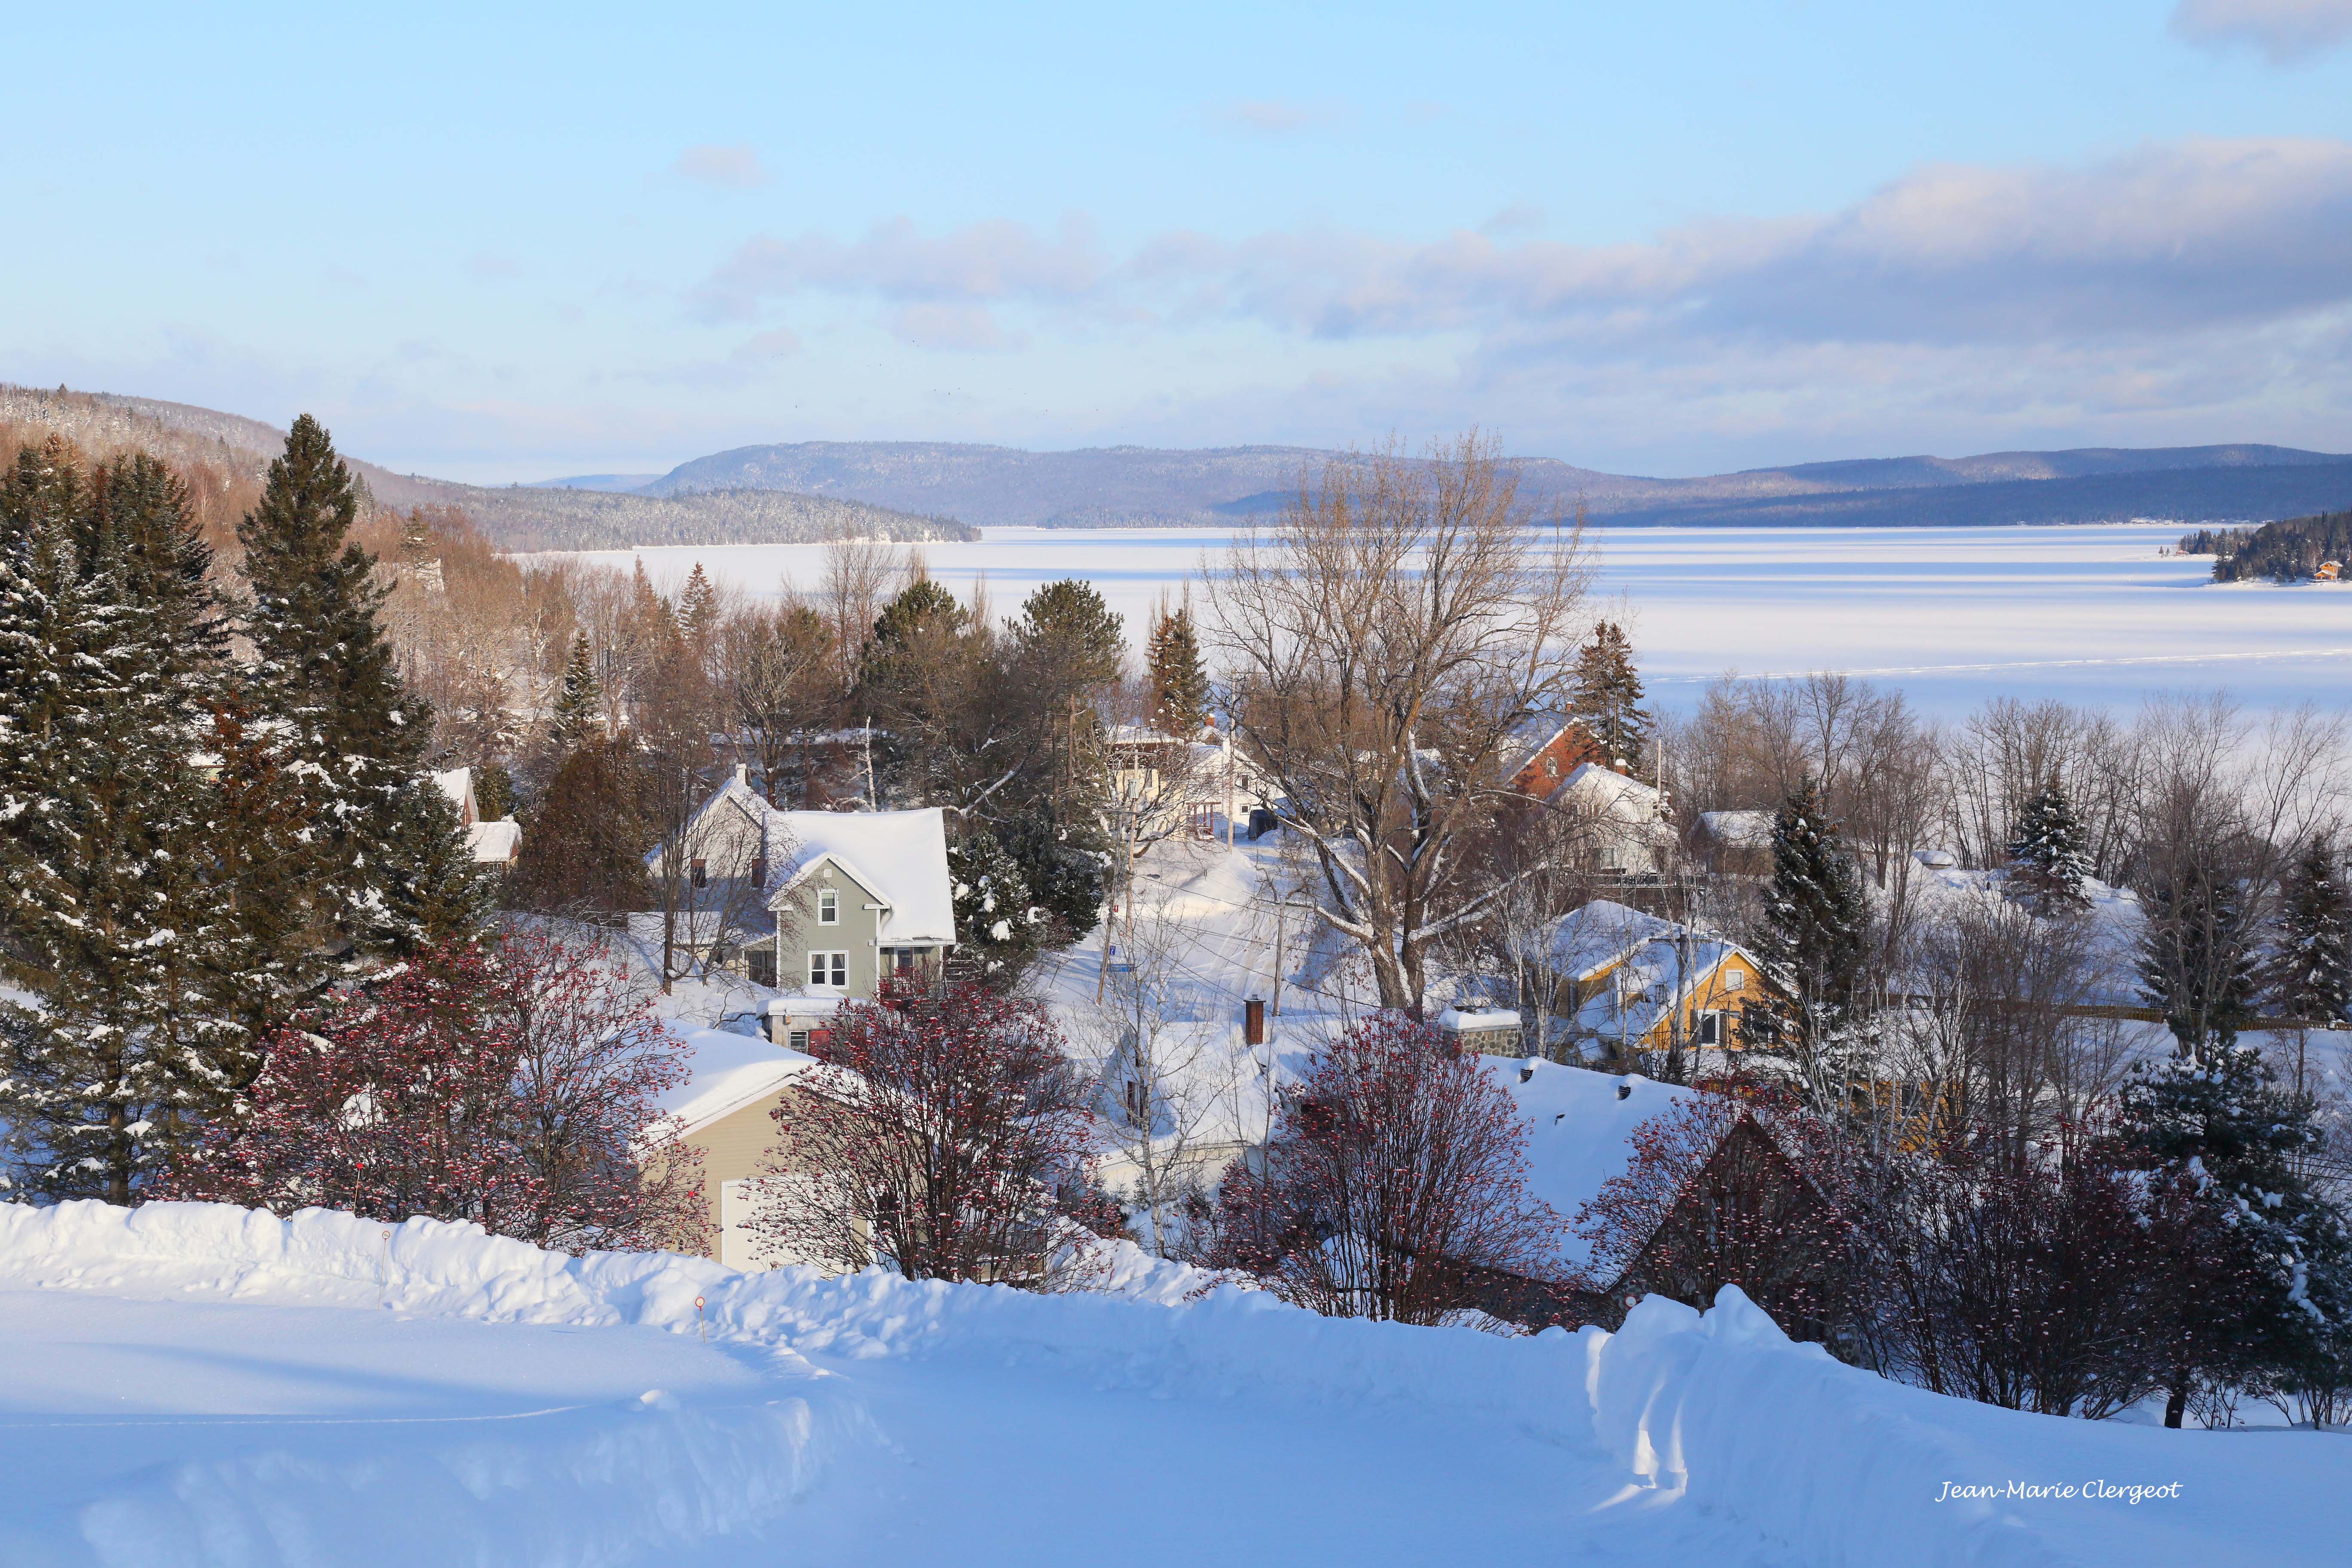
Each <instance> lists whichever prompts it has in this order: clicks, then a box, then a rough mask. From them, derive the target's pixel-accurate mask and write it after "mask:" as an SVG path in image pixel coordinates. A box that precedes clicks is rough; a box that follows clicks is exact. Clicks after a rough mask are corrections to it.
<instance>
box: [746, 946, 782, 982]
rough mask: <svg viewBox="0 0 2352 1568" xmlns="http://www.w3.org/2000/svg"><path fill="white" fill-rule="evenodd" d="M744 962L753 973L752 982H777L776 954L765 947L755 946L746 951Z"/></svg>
mask: <svg viewBox="0 0 2352 1568" xmlns="http://www.w3.org/2000/svg"><path fill="white" fill-rule="evenodd" d="M743 963H744V967H745V968H746V969H747V970H748V971H749V973H751V984H754V985H773V984H775V983H776V955H775V954H774V953H772V952H769V951H767V950H766V949H765V948H753V949H752V950H751V951H750V952H746V953H745V954H744V955H743Z"/></svg>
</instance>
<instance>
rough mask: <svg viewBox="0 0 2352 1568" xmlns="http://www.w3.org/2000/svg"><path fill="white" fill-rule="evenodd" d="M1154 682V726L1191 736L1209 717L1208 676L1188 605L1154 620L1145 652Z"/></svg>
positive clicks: (1189, 605)
mask: <svg viewBox="0 0 2352 1568" xmlns="http://www.w3.org/2000/svg"><path fill="white" fill-rule="evenodd" d="M1146 658H1147V661H1148V663H1149V665H1150V679H1151V722H1152V725H1153V727H1154V728H1157V729H1160V730H1163V731H1167V732H1168V733H1169V734H1171V735H1192V734H1197V733H1198V732H1199V731H1200V728H1201V726H1202V724H1203V723H1204V722H1206V721H1207V720H1208V717H1209V673H1208V671H1207V670H1205V669H1203V668H1202V667H1201V641H1200V637H1199V634H1198V633H1197V632H1196V631H1195V629H1194V627H1193V625H1192V605H1191V604H1190V603H1189V602H1188V603H1187V604H1185V605H1182V606H1181V607H1180V608H1178V609H1175V610H1167V609H1163V610H1162V611H1161V612H1160V614H1159V615H1158V616H1155V617H1153V620H1152V623H1151V643H1150V647H1149V648H1148V649H1147V650H1146Z"/></svg>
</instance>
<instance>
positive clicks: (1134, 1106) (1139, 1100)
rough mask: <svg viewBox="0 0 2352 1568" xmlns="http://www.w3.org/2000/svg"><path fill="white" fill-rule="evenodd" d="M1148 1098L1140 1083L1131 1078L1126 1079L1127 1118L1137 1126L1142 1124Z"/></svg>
mask: <svg viewBox="0 0 2352 1568" xmlns="http://www.w3.org/2000/svg"><path fill="white" fill-rule="evenodd" d="M1149 1100H1150V1097H1149V1096H1148V1095H1147V1094H1146V1093H1145V1092H1144V1089H1143V1085H1142V1084H1140V1083H1139V1082H1137V1081H1136V1080H1135V1079H1128V1080H1127V1119H1128V1120H1129V1121H1131V1122H1133V1123H1135V1125H1137V1126H1138V1127H1140V1126H1142V1125H1143V1111H1144V1107H1145V1106H1146V1105H1147V1104H1148V1103H1149Z"/></svg>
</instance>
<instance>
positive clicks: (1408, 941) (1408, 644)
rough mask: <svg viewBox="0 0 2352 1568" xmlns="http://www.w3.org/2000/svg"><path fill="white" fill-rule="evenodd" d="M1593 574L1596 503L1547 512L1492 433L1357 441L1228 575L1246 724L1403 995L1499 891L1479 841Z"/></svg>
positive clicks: (1239, 707) (1337, 898)
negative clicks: (1544, 515)
mask: <svg viewBox="0 0 2352 1568" xmlns="http://www.w3.org/2000/svg"><path fill="white" fill-rule="evenodd" d="M1589 578H1590V571H1589V567H1588V564H1587V560H1586V552H1585V549H1584V541H1583V531H1582V525H1581V521H1577V522H1574V523H1570V522H1565V521H1561V520H1559V519H1558V518H1554V519H1552V520H1551V521H1550V522H1549V525H1548V526H1542V525H1538V521H1537V520H1536V519H1535V518H1533V517H1532V516H1531V515H1530V511H1529V509H1528V506H1527V505H1526V504H1525V503H1524V502H1523V501H1522V500H1520V497H1519V493H1518V479H1517V473H1516V471H1515V470H1514V469H1513V468H1511V467H1510V466H1509V465H1508V464H1507V463H1505V462H1504V461H1502V460H1501V459H1500V458H1497V457H1496V455H1495V454H1494V451H1493V449H1492V447H1490V446H1489V445H1488V444H1487V443H1486V442H1485V441H1483V440H1481V439H1480V438H1479V437H1476V436H1475V435H1472V436H1466V437H1463V438H1461V439H1460V440H1458V441H1456V442H1454V443H1453V444H1452V445H1450V446H1448V447H1444V448H1441V449H1438V450H1435V451H1433V452H1432V453H1431V454H1430V455H1429V456H1428V457H1427V458H1419V459H1416V458H1408V457H1406V456H1404V455H1403V454H1402V453H1401V452H1400V451H1398V450H1397V449H1395V448H1394V447H1391V448H1389V449H1387V450H1384V451H1381V452H1378V453H1375V454H1373V455H1372V456H1371V457H1370V458H1367V459H1364V460H1361V461H1354V462H1346V461H1335V462H1334V463H1332V464H1331V465H1329V466H1328V468H1326V469H1325V470H1324V471H1323V473H1322V474H1321V475H1320V476H1319V477H1318V478H1315V479H1307V480H1302V482H1301V484H1300V486H1299V489H1298V493H1297V495H1296V496H1294V497H1293V498H1292V499H1291V500H1290V502H1289V504H1288V505H1287V506H1286V509H1285V510H1284V511H1283V514H1282V516H1281V518H1280V520H1279V521H1277V522H1276V523H1275V524H1274V525H1273V527H1272V528H1271V529H1270V530H1266V531H1260V530H1258V529H1255V528H1252V529H1250V530H1247V531H1244V533H1243V534H1242V535H1241V536H1240V537H1239V538H1238V539H1237V540H1236V541H1235V542H1234V545H1233V548H1232V550H1231V551H1230V552H1229V553H1228V555H1227V557H1226V561H1225V563H1224V569H1223V572H1222V573H1220V574H1217V575H1215V576H1214V577H1213V579H1212V581H1211V584H1210V595H1211V599H1212V602H1213V605H1214V607H1215V610H1216V621H1217V625H1216V626H1215V628H1214V630H1213V646H1215V647H1217V649H1218V650H1219V651H1220V652H1221V653H1222V655H1223V659H1224V662H1225V665H1226V668H1227V669H1228V671H1229V673H1230V677H1231V679H1232V702H1231V707H1232V710H1233V716H1234V725H1235V727H1236V728H1237V730H1238V731H1239V732H1240V734H1241V736H1242V737H1243V739H1244V742H1246V743H1247V745H1248V747H1249V749H1250V751H1251V752H1252V753H1253V755H1254V756H1255V759H1256V760H1257V762H1258V763H1259V764H1260V765H1261V766H1262V767H1263V768H1264V769H1265V772H1266V773H1268V774H1269V775H1270V777H1271V778H1272V779H1273V781H1274V783H1275V784H1276V786H1277V787H1278V788H1279V790H1280V791H1281V793H1282V794H1283V795H1284V796H1285V797H1286V806H1285V808H1284V809H1285V812H1286V825H1287V826H1288V828H1289V830H1291V831H1294V832H1296V833H1297V834H1298V835H1299V836H1301V837H1303V838H1304V839H1305V840H1306V841H1307V843H1308V844H1309V845H1310V846H1311V847H1313V850H1314V853H1315V856H1316V859H1317V862H1318V870H1319V872H1320V879H1319V883H1318V900H1319V906H1320V909H1321V912H1322V915H1323V918H1324V919H1325V920H1326V921H1328V922H1329V923H1330V925H1331V926H1332V928H1333V929H1335V930H1337V931H1342V932H1344V933H1345V934H1346V935H1348V936H1349V937H1350V938H1351V939H1353V940H1354V941H1355V942H1357V943H1359V944H1360V947H1361V949H1362V951H1363V952H1364V953H1365V955H1366V956H1367V958H1368V959H1369V961H1370V964H1371V968H1372V973H1373V976H1374V979H1375V982H1376V984H1377V985H1378V987H1379V992H1380V997H1381V1003H1382V1005H1385V1006H1390V1007H1396V1008H1402V1009H1417V1008H1418V1007H1419V1006H1420V1005H1421V1002H1422V997H1423V992H1424V989H1425V986H1426V969H1425V965H1426V963H1427V960H1428V956H1429V949H1430V944H1431V943H1432V942H1433V941H1435V940H1436V939H1438V938H1440V937H1442V936H1444V935H1445V934H1446V933H1447V932H1448V931H1452V930H1454V929H1455V928H1456V927H1458V926H1461V925H1464V924H1466V923H1468V922H1470V921H1475V920H1476V919H1478V918H1479V916H1480V915H1481V914H1482V913H1483V912H1484V910H1485V909H1486V906H1487V904H1488V903H1489V902H1490V901H1491V900H1492V899H1493V898H1494V897H1495V896H1496V894H1497V892H1498V891H1499V889H1496V888H1495V887H1493V886H1491V885H1488V884H1486V883H1484V882H1483V881H1480V880H1478V879H1475V878H1474V877H1472V876H1471V875H1469V874H1468V873H1469V870H1470V859H1471V858H1470V856H1469V855H1468V854H1467V853H1465V851H1466V849H1467V847H1468V846H1469V845H1470V844H1471V842H1472V841H1474V840H1475V837H1477V836H1478V835H1479V834H1480V833H1481V832H1482V831H1483V830H1484V828H1485V826H1486V824H1487V823H1488V822H1489V821H1490V820H1491V819H1492V817H1493V816H1494V814H1495V812H1496V810H1497V809H1498V807H1499V806H1500V805H1502V804H1503V803H1504V801H1505V798H1506V797H1507V795H1509V793H1510V792H1509V787H1508V781H1507V779H1505V778H1503V777H1501V776H1500V774H1501V771H1502V764H1503V761H1504V758H1505V757H1506V755H1507V752H1508V751H1509V748H1510V745H1511V741H1512V737H1513V735H1514V732H1515V731H1517V728H1518V726H1519V725H1521V724H1522V723H1524V722H1525V721H1527V720H1528V718H1529V717H1530V716H1531V715H1533V714H1535V713H1537V712H1539V711H1542V710H1548V709H1555V708H1557V707H1559V705H1560V697H1561V692H1562V682H1563V679H1564V677H1565V674H1566V668H1565V663H1564V661H1565V660H1566V659H1568V658H1572V657H1573V654H1574V651H1575V648H1576V647H1577V645H1578V643H1579V642H1580V640H1581V635H1580V634H1581V630H1582V627H1581V624H1580V620H1581V616H1582V611H1583V604H1584V597H1585V590H1586V586H1587V584H1588V581H1589Z"/></svg>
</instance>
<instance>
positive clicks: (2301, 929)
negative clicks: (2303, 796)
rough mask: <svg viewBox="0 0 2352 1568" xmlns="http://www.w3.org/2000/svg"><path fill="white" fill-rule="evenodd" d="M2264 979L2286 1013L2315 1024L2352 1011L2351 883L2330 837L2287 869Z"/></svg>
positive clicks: (2307, 849)
mask: <svg viewBox="0 0 2352 1568" xmlns="http://www.w3.org/2000/svg"><path fill="white" fill-rule="evenodd" d="M2263 994H2264V995H2265V996H2266V997H2267V998H2268V1000H2269V1002H2270V1005H2272V1006H2273V1008H2275V1009H2276V1010H2277V1011H2278V1013H2279V1015H2280V1016H2283V1017H2287V1018H2299V1019H2302V1020H2304V1021H2305V1022H2307V1023H2322V1022H2325V1023H2329V1024H2335V1023H2340V1022H2342V1021H2343V1020H2345V1019H2346V1018H2347V1017H2352V889H2347V887H2346V886H2345V883H2344V879H2343V878H2342V876H2341V875H2340V874H2338V872H2337V870H2336V852H2335V848H2334V847H2333V846H2332V845H2330V844H2328V843H2327V842H2326V841H2325V840H2315V841H2314V842H2313V843H2312V844H2311V845H2309V846H2308V847H2305V850H2304V852H2303V854H2302V855H2301V856H2300V857H2299V858H2297V859H2296V861H2295V863H2294V867H2293V868H2291V869H2290V870H2289V871H2288V872H2287V875H2286V886H2285V888H2284V890H2283V895H2282V897H2281V899H2280V900H2279V916H2278V942H2277V946H2276V948H2275V949H2274V951H2273V954H2272V957H2271V961H2270V963H2268V964H2267V965H2265V966H2264V969H2263Z"/></svg>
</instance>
